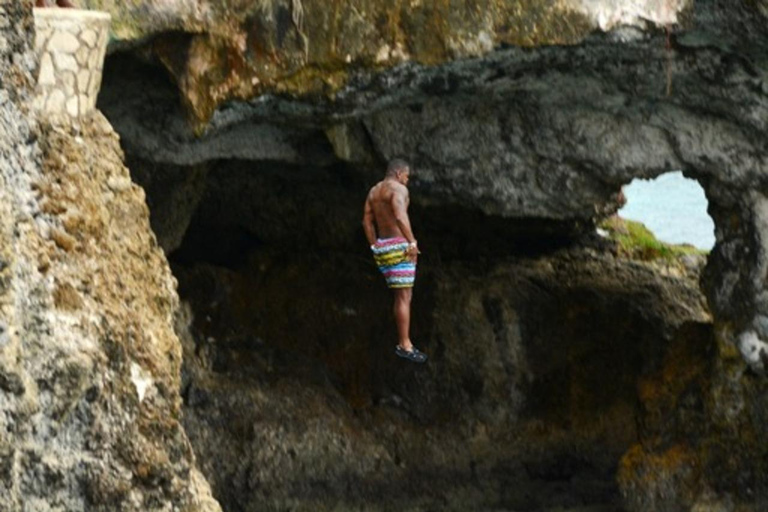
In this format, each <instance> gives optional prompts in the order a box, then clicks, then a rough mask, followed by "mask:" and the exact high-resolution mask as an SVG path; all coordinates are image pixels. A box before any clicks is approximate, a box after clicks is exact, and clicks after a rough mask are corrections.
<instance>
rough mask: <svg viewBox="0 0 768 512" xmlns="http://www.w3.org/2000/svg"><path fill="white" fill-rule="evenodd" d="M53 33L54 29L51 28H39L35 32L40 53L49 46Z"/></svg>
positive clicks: (36, 44)
mask: <svg viewBox="0 0 768 512" xmlns="http://www.w3.org/2000/svg"><path fill="white" fill-rule="evenodd" d="M52 35H53V29H51V28H44V29H41V28H37V30H36V33H35V50H37V52H38V53H40V52H42V51H43V48H47V44H46V43H48V39H50V37H51V36H52Z"/></svg>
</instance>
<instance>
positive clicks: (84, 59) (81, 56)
mask: <svg viewBox="0 0 768 512" xmlns="http://www.w3.org/2000/svg"><path fill="white" fill-rule="evenodd" d="M90 54H91V50H89V49H88V47H87V46H85V45H83V46H81V47H80V49H79V50H77V53H75V60H76V61H77V63H78V64H79V65H81V66H85V65H86V64H87V63H88V56H89V55H90Z"/></svg>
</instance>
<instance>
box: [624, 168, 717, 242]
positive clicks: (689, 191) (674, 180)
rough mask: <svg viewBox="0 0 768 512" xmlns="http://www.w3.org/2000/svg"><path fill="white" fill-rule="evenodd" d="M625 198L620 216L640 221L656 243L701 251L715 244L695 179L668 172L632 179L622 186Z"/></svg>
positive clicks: (712, 229)
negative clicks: (690, 247)
mask: <svg viewBox="0 0 768 512" xmlns="http://www.w3.org/2000/svg"><path fill="white" fill-rule="evenodd" d="M624 195H625V196H626V198H627V204H626V205H624V207H623V208H622V209H621V210H619V215H620V216H621V217H623V218H625V219H631V220H636V221H640V222H642V223H643V224H645V226H646V227H647V228H648V229H650V230H651V231H652V232H653V234H654V235H656V238H658V239H659V240H662V241H664V242H669V243H674V244H681V243H688V244H691V245H694V246H696V247H698V248H699V249H704V250H710V249H712V247H713V246H714V245H715V224H714V222H712V218H711V217H710V216H709V215H708V214H707V198H706V196H705V195H704V189H702V188H701V185H699V183H698V182H697V181H696V180H690V179H688V178H686V177H685V176H683V173H681V172H670V173H666V174H662V175H661V176H659V177H658V178H656V179H655V180H634V181H633V182H632V183H630V184H629V185H627V186H626V187H624Z"/></svg>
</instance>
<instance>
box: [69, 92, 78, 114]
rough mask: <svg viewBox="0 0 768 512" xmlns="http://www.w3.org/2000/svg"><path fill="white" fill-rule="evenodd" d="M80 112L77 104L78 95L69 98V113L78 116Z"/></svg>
mask: <svg viewBox="0 0 768 512" xmlns="http://www.w3.org/2000/svg"><path fill="white" fill-rule="evenodd" d="M79 113H80V110H79V109H78V105H77V96H72V97H71V98H69V99H68V100H67V114H69V115H70V116H72V117H77V115H78V114H79Z"/></svg>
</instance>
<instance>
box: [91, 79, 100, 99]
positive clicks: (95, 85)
mask: <svg viewBox="0 0 768 512" xmlns="http://www.w3.org/2000/svg"><path fill="white" fill-rule="evenodd" d="M100 88H101V73H94V74H93V76H92V77H91V83H90V86H89V87H88V95H89V96H91V97H93V98H94V99H95V98H96V96H98V95H99V89H100Z"/></svg>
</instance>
